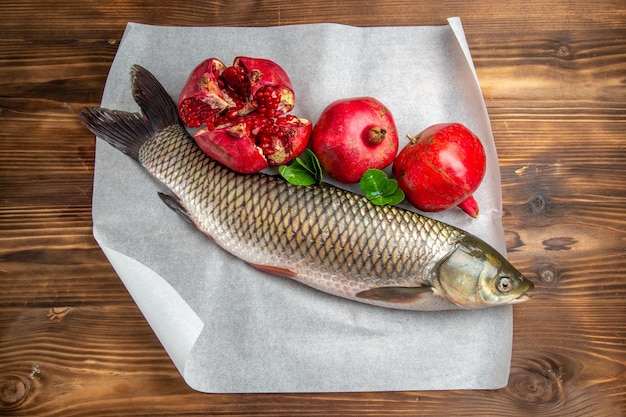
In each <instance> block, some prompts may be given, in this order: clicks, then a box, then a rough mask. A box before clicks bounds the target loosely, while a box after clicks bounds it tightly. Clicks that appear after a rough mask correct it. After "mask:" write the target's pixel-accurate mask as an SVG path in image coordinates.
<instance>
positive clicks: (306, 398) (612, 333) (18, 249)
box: [0, 0, 626, 416]
mask: <svg viewBox="0 0 626 417" xmlns="http://www.w3.org/2000/svg"><path fill="white" fill-rule="evenodd" d="M298 3H301V4H298ZM472 3H473V4H472ZM532 3H536V4H532ZM0 16H1V17H0V33H1V34H2V35H1V39H0V415H30V416H33V415H37V416H57V415H58V416H77V415H89V416H96V415H151V416H157V415H262V416H278V415H280V416H296V415H298V416H299V415H306V416H313V415H320V416H331V415H333V416H345V415H350V414H355V415H366V416H378V415H403V416H422V415H429V416H431V415H432V416H435V415H436V416H439V415H441V416H443V415H446V416H448V415H519V416H526V415H542V416H565V415H567V416H623V415H625V414H626V393H625V390H626V376H625V372H626V324H625V320H626V272H625V271H626V256H625V255H626V215H625V213H626V210H625V208H624V207H625V206H626V184H625V180H626V4H625V3H624V2H623V1H621V0H606V1H593V2H592V1H589V0H585V1H581V0H574V1H565V0H562V1H556V0H551V1H543V2H528V1H520V0H512V1H501V2H499V1H495V0H485V1H482V2H460V1H459V2H456V1H449V2H446V1H422V2H413V1H394V2H383V1H364V0H344V1H333V2H324V1H321V0H309V1H308V2H292V1H267V2H260V1H237V2H226V1H202V0H197V1H195V2H184V1H180V0H170V1H168V2H144V1H131V0H119V1H95V0H83V1H72V0H58V1H54V2H53V1H46V2H43V1H39V2H37V1H34V0H19V1H18V0H5V1H3V2H2V4H1V5H0ZM450 16H460V17H461V18H462V21H463V24H464V27H465V32H466V36H467V39H468V42H469V46H470V48H471V51H472V54H473V58H474V62H475V65H476V68H477V72H478V77H479V80H480V82H481V87H482V90H483V93H484V96H485V100H486V103H487V107H488V111H489V114H490V117H491V122H492V126H493V131H494V135H495V140H496V146H497V148H498V151H499V158H500V164H501V175H502V182H503V198H504V209H505V216H504V219H503V221H504V227H505V229H506V236H507V245H508V249H509V257H510V259H511V260H512V261H513V263H514V264H516V265H517V266H518V267H519V268H520V269H521V270H522V271H523V272H524V273H525V274H526V275H527V276H528V277H529V278H531V279H532V281H534V282H535V284H536V290H535V292H534V298H533V300H532V301H531V302H529V303H525V304H522V305H519V306H516V307H515V309H514V311H515V313H514V320H515V331H514V345H513V360H512V369H511V376H510V381H509V385H508V387H506V388H504V389H501V390H494V391H446V392H438V391H434V392H433V391H425V392H384V393H351V394H348V393H332V394H306V395H304V394H284V395H280V394H275V395H263V394H250V395H213V394H201V393H198V392H195V391H193V390H192V389H190V388H189V387H188V386H187V385H186V384H185V383H184V381H183V380H182V378H181V377H180V375H179V374H178V372H177V370H176V369H175V367H174V365H173V364H172V362H171V361H170V359H169V357H168V356H167V354H166V353H165V351H164V350H163V348H162V347H161V345H160V344H159V342H158V340H157V339H156V337H155V336H154V334H153V332H152V330H151V328H150V326H149V325H148V324H147V322H146V321H145V320H144V318H143V316H142V315H141V313H140V311H139V310H138V308H137V307H136V305H135V304H134V303H133V300H132V299H131V298H130V296H129V295H128V293H127V291H126V289H125V288H124V286H123V285H122V283H121V281H120V280H119V278H118V277H117V275H116V274H115V272H114V270H113V269H112V267H111V266H110V265H109V263H108V262H107V259H106V258H105V257H104V255H103V254H102V252H101V251H100V249H99V247H98V246H97V244H96V242H95V241H94V239H93V237H92V230H91V226H92V223H91V194H92V184H93V174H94V138H93V135H92V134H91V133H89V132H88V131H87V130H86V129H84V128H83V127H82V126H81V125H80V123H79V122H78V119H77V117H76V111H77V110H78V108H80V107H81V106H84V105H96V104H98V103H99V102H100V99H101V93H102V90H103V87H104V82H105V79H106V76H107V72H108V70H109V66H110V65H111V62H112V59H113V57H114V55H115V52H116V50H117V47H118V45H119V42H120V37H121V35H122V33H123V30H124V28H125V25H126V23H127V22H128V21H134V22H141V23H149V24H157V25H204V26H209V25H221V26H241V25H252V26H268V25H285V24H298V23H312V22H337V23H344V24H350V25H358V26H375V25H439V24H445V22H446V21H445V19H446V18H447V17H450ZM451 360H453V358H451Z"/></svg>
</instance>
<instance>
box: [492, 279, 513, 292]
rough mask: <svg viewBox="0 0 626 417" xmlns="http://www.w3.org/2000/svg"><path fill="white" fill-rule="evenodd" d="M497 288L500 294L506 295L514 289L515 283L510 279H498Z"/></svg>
mask: <svg viewBox="0 0 626 417" xmlns="http://www.w3.org/2000/svg"><path fill="white" fill-rule="evenodd" d="M496 286H497V288H498V290H499V291H500V292H503V293H505V294H506V293H508V292H509V291H511V290H512V289H513V282H512V281H511V278H509V277H500V279H498V282H497V284H496Z"/></svg>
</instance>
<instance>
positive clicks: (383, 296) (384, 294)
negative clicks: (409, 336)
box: [356, 286, 432, 304]
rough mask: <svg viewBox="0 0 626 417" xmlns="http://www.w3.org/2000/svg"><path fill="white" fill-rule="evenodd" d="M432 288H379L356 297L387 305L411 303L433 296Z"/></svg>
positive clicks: (362, 292) (363, 292)
mask: <svg viewBox="0 0 626 417" xmlns="http://www.w3.org/2000/svg"><path fill="white" fill-rule="evenodd" d="M431 293H432V288H431V287H428V286H424V287H377V288H372V289H369V290H365V291H361V292H360V293H358V294H357V295H356V296H357V297H358V298H363V299H367V300H373V301H384V302H387V303H399V304H403V303H411V302H414V301H417V300H419V299H420V298H422V297H423V296H425V295H428V294H431Z"/></svg>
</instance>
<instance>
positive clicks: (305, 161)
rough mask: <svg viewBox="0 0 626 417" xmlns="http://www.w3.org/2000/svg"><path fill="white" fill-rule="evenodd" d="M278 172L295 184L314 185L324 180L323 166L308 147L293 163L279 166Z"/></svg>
mask: <svg viewBox="0 0 626 417" xmlns="http://www.w3.org/2000/svg"><path fill="white" fill-rule="evenodd" d="M278 173H279V174H280V175H281V176H282V177H283V178H284V179H286V180H287V181H288V182H289V183H291V184H293V185H313V184H320V183H321V182H322V167H321V166H320V162H319V160H318V159H317V156H315V154H314V153H313V151H312V150H310V149H306V150H305V151H304V152H303V153H302V155H301V156H299V157H297V158H296V159H294V160H293V162H292V163H291V164H289V165H282V166H280V167H278Z"/></svg>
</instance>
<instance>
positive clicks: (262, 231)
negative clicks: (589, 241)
mask: <svg viewBox="0 0 626 417" xmlns="http://www.w3.org/2000/svg"><path fill="white" fill-rule="evenodd" d="M131 75H132V84H133V97H134V99H135V101H136V102H137V104H138V105H139V107H140V108H141V113H129V112H122V111H115V110H107V109H102V108H85V109H82V110H81V111H80V115H79V118H80V120H81V122H82V123H83V124H84V125H85V126H86V127H87V128H88V129H89V130H90V131H91V132H93V133H94V134H95V135H96V136H98V137H100V138H102V139H104V140H106V141H107V142H108V143H110V144H111V145H112V146H114V147H115V148H117V149H119V150H120V151H122V152H124V153H126V154H128V155H129V156H130V157H132V158H134V159H135V160H137V161H138V162H139V163H140V164H141V165H142V166H144V167H145V168H146V169H147V170H148V171H149V172H150V174H152V175H153V176H154V177H156V178H157V179H158V180H159V181H161V182H162V183H163V184H165V185H166V186H167V187H168V188H169V189H170V190H171V192H172V193H173V194H172V195H165V194H160V196H161V198H162V199H163V201H164V202H165V203H166V204H167V205H168V206H169V207H171V208H172V209H174V210H175V211H176V212H177V213H179V214H180V215H182V216H183V217H184V218H185V219H186V220H187V221H189V222H191V223H192V224H194V225H195V226H196V227H197V228H198V229H200V230H201V231H202V232H204V233H205V234H206V235H207V236H208V237H210V238H211V239H212V240H213V241H214V242H215V243H217V244H218V245H219V246H221V247H222V248H223V249H225V250H226V251H228V252H230V253H232V254H234V255H235V256H237V257H238V258H240V259H242V260H244V261H245V262H248V263H249V264H251V265H253V266H254V267H256V268H258V269H260V270H262V271H266V272H269V273H272V274H276V275H282V276H285V277H289V278H291V279H294V280H297V281H299V282H301V283H303V284H306V285H308V286H310V287H313V288H316V289H319V290H321V291H324V292H326V293H329V294H334V295H337V296H341V297H345V298H348V299H351V300H355V301H360V302H363V303H369V304H374V305H378V306H382V307H389V308H396V309H406V310H448V309H458V308H481V307H487V306H493V305H503V304H511V303H519V302H522V301H525V300H527V299H528V298H529V296H528V295H527V294H526V292H527V291H529V290H530V289H532V288H533V284H532V283H531V282H530V281H528V280H527V279H525V278H524V277H523V276H522V274H521V273H520V272H519V271H517V270H516V269H515V268H514V267H513V266H512V265H511V264H510V263H509V262H508V261H507V260H506V259H505V258H504V257H503V256H502V255H500V254H499V253H498V252H497V251H496V250H495V249H494V248H492V247H491V246H489V245H488V244H487V243H485V242H483V241H482V240H480V239H478V238H477V237H475V236H473V235H471V234H469V233H467V232H465V231H463V230H460V229H458V228H455V227H453V226H450V225H448V224H445V223H442V222H439V221H436V220H433V219H430V218H428V217H424V216H421V215H420V214H417V213H414V212H411V211H408V210H403V209H401V208H398V207H394V206H376V205H373V204H372V203H371V202H370V201H369V200H368V199H367V198H366V197H364V196H361V195H358V194H355V193H352V192H349V191H345V190H342V189H340V188H337V187H334V186H331V185H327V184H321V185H312V186H294V185H291V184H289V183H288V182H287V181H285V180H284V179H282V178H281V177H279V176H274V175H265V174H253V175H243V174H238V173H235V172H233V171H231V170H229V169H228V168H226V167H224V166H223V165H221V164H219V163H218V162H216V161H214V160H213V159H211V158H209V157H208V156H207V155H206V154H205V153H204V152H203V151H202V150H200V148H199V147H198V146H197V145H196V143H195V142H194V140H193V138H192V137H191V136H190V135H189V134H188V132H187V131H186V130H185V128H184V126H182V125H181V124H180V122H179V119H178V114H177V109H176V106H175V104H174V102H173V100H172V98H171V97H170V96H169V95H168V94H167V92H166V91H165V89H164V88H163V87H162V86H161V84H160V83H159V82H158V81H157V80H156V78H155V77H154V76H153V75H152V74H151V73H150V72H149V71H147V70H146V69H145V68H142V67H140V66H138V65H135V66H133V68H132V71H131Z"/></svg>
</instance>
